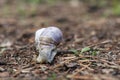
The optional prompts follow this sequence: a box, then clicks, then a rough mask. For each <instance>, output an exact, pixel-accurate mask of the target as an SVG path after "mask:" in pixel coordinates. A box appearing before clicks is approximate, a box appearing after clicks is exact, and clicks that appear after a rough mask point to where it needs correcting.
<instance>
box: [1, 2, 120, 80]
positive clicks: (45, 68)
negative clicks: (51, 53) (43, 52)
mask: <svg viewBox="0 0 120 80" xmlns="http://www.w3.org/2000/svg"><path fill="white" fill-rule="evenodd" d="M12 4H16V3H12ZM34 8H35V12H34ZM34 8H33V6H32V7H31V6H29V5H24V9H25V10H24V11H25V12H22V11H21V13H18V12H17V5H10V6H9V7H6V8H5V6H4V5H1V9H0V80H119V79H120V17H119V16H112V15H110V16H108V17H105V16H102V15H101V14H102V13H103V12H105V11H107V9H106V8H105V9H103V8H101V9H97V8H96V9H93V8H90V7H88V6H87V5H83V4H80V5H79V6H72V5H70V3H59V4H55V5H46V4H44V5H37V7H34ZM31 9H33V10H31ZM6 10H7V12H5V11H6ZM48 26H57V27H59V28H60V29H61V30H62V32H63V36H64V40H63V42H62V43H61V44H60V45H59V46H58V50H59V51H61V52H59V54H58V55H56V57H55V59H54V61H53V63H52V64H49V63H46V64H37V63H36V62H35V59H36V56H37V55H38V52H37V51H36V49H35V46H34V43H35V42H34V37H35V35H34V34H35V31H36V30H37V29H40V28H43V27H48ZM85 47H90V49H91V50H90V51H86V52H84V53H82V54H81V53H80V51H81V50H82V49H83V48H85ZM71 51H73V52H71ZM75 51H76V52H75ZM93 51H94V53H95V54H94V53H93ZM76 53H77V54H76Z"/></svg>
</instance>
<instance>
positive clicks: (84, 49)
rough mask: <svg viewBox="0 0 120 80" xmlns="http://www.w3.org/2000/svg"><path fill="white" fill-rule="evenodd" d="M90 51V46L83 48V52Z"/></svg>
mask: <svg viewBox="0 0 120 80" xmlns="http://www.w3.org/2000/svg"><path fill="white" fill-rule="evenodd" d="M88 51H90V48H89V47H85V48H82V50H81V53H84V52H88Z"/></svg>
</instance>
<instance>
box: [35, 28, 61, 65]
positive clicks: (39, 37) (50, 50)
mask: <svg viewBox="0 0 120 80" xmlns="http://www.w3.org/2000/svg"><path fill="white" fill-rule="evenodd" d="M62 38H63V34H62V32H61V30H60V29H59V28H57V27H47V28H42V29H39V30H37V31H36V33H35V44H36V49H37V50H39V55H38V57H37V62H38V63H44V62H49V63H51V62H52V61H53V59H54V57H55V55H56V54H57V45H58V44H59V43H60V42H61V41H62Z"/></svg>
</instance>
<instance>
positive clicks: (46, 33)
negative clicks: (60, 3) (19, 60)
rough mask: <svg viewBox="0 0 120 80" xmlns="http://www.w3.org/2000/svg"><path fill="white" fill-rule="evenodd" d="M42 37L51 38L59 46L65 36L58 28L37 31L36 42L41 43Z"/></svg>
mask: <svg viewBox="0 0 120 80" xmlns="http://www.w3.org/2000/svg"><path fill="white" fill-rule="evenodd" d="M40 37H48V38H51V39H52V40H53V41H55V42H56V43H58V44H59V43H60V42H61V41H62V39H63V34H62V32H61V30H60V29H59V28H57V27H48V28H42V29H39V30H37V31H36V33H35V41H36V42H40Z"/></svg>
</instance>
